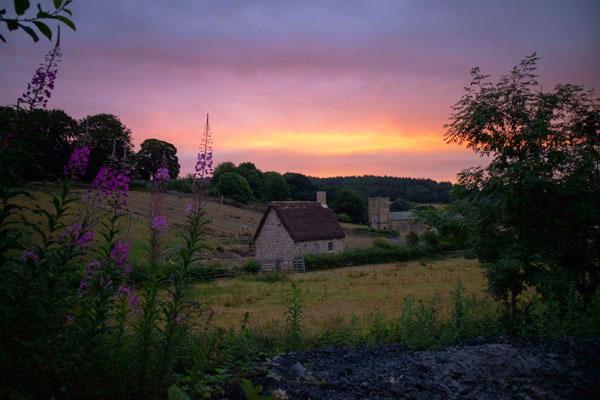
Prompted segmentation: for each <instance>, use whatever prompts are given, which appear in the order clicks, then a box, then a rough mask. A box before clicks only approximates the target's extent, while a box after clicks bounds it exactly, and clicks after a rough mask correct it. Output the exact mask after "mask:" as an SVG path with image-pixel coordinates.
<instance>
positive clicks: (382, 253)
mask: <svg viewBox="0 0 600 400" xmlns="http://www.w3.org/2000/svg"><path fill="white" fill-rule="evenodd" d="M432 252H433V249H432V248H431V247H430V246H427V245H422V246H411V247H407V246H398V245H394V244H391V243H387V242H386V241H385V240H381V241H377V242H376V243H375V244H374V246H373V247H370V248H368V249H356V250H350V251H345V252H343V253H338V254H317V255H313V254H305V255H304V262H305V265H306V269H307V270H308V271H314V270H321V269H331V268H341V267H348V266H352V265H363V264H382V263H389V262H395V261H406V260H413V259H416V258H419V257H423V256H425V255H429V254H431V253H432Z"/></svg>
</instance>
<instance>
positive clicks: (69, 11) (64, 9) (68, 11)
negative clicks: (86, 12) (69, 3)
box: [63, 8, 73, 16]
mask: <svg viewBox="0 0 600 400" xmlns="http://www.w3.org/2000/svg"><path fill="white" fill-rule="evenodd" d="M63 11H64V12H66V13H67V14H69V15H71V16H72V15H73V13H72V12H71V10H69V9H67V8H63Z"/></svg>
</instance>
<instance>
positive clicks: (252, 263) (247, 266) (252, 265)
mask: <svg viewBox="0 0 600 400" xmlns="http://www.w3.org/2000/svg"><path fill="white" fill-rule="evenodd" d="M261 267H262V265H260V262H258V261H257V260H248V261H246V262H245V263H244V266H243V268H244V271H246V272H248V273H249V274H258V272H259V271H260V269H261Z"/></svg>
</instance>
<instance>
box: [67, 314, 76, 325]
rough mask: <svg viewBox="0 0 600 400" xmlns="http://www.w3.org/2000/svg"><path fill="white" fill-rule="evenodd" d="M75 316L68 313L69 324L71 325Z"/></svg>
mask: <svg viewBox="0 0 600 400" xmlns="http://www.w3.org/2000/svg"><path fill="white" fill-rule="evenodd" d="M74 319H75V318H74V317H73V316H72V315H71V314H67V325H71V324H72V323H73V320H74Z"/></svg>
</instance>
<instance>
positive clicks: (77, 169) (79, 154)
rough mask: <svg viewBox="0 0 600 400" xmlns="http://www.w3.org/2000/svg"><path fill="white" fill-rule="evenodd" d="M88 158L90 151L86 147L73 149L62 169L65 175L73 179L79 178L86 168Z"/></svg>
mask: <svg viewBox="0 0 600 400" xmlns="http://www.w3.org/2000/svg"><path fill="white" fill-rule="evenodd" d="M89 157H90V149H89V147H87V146H84V147H81V148H75V150H73V153H71V158H69V162H68V163H67V165H66V166H64V167H63V170H64V172H65V175H69V176H71V177H73V178H75V179H77V178H79V177H81V176H82V175H83V174H84V173H85V170H86V168H87V164H88V159H89Z"/></svg>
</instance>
